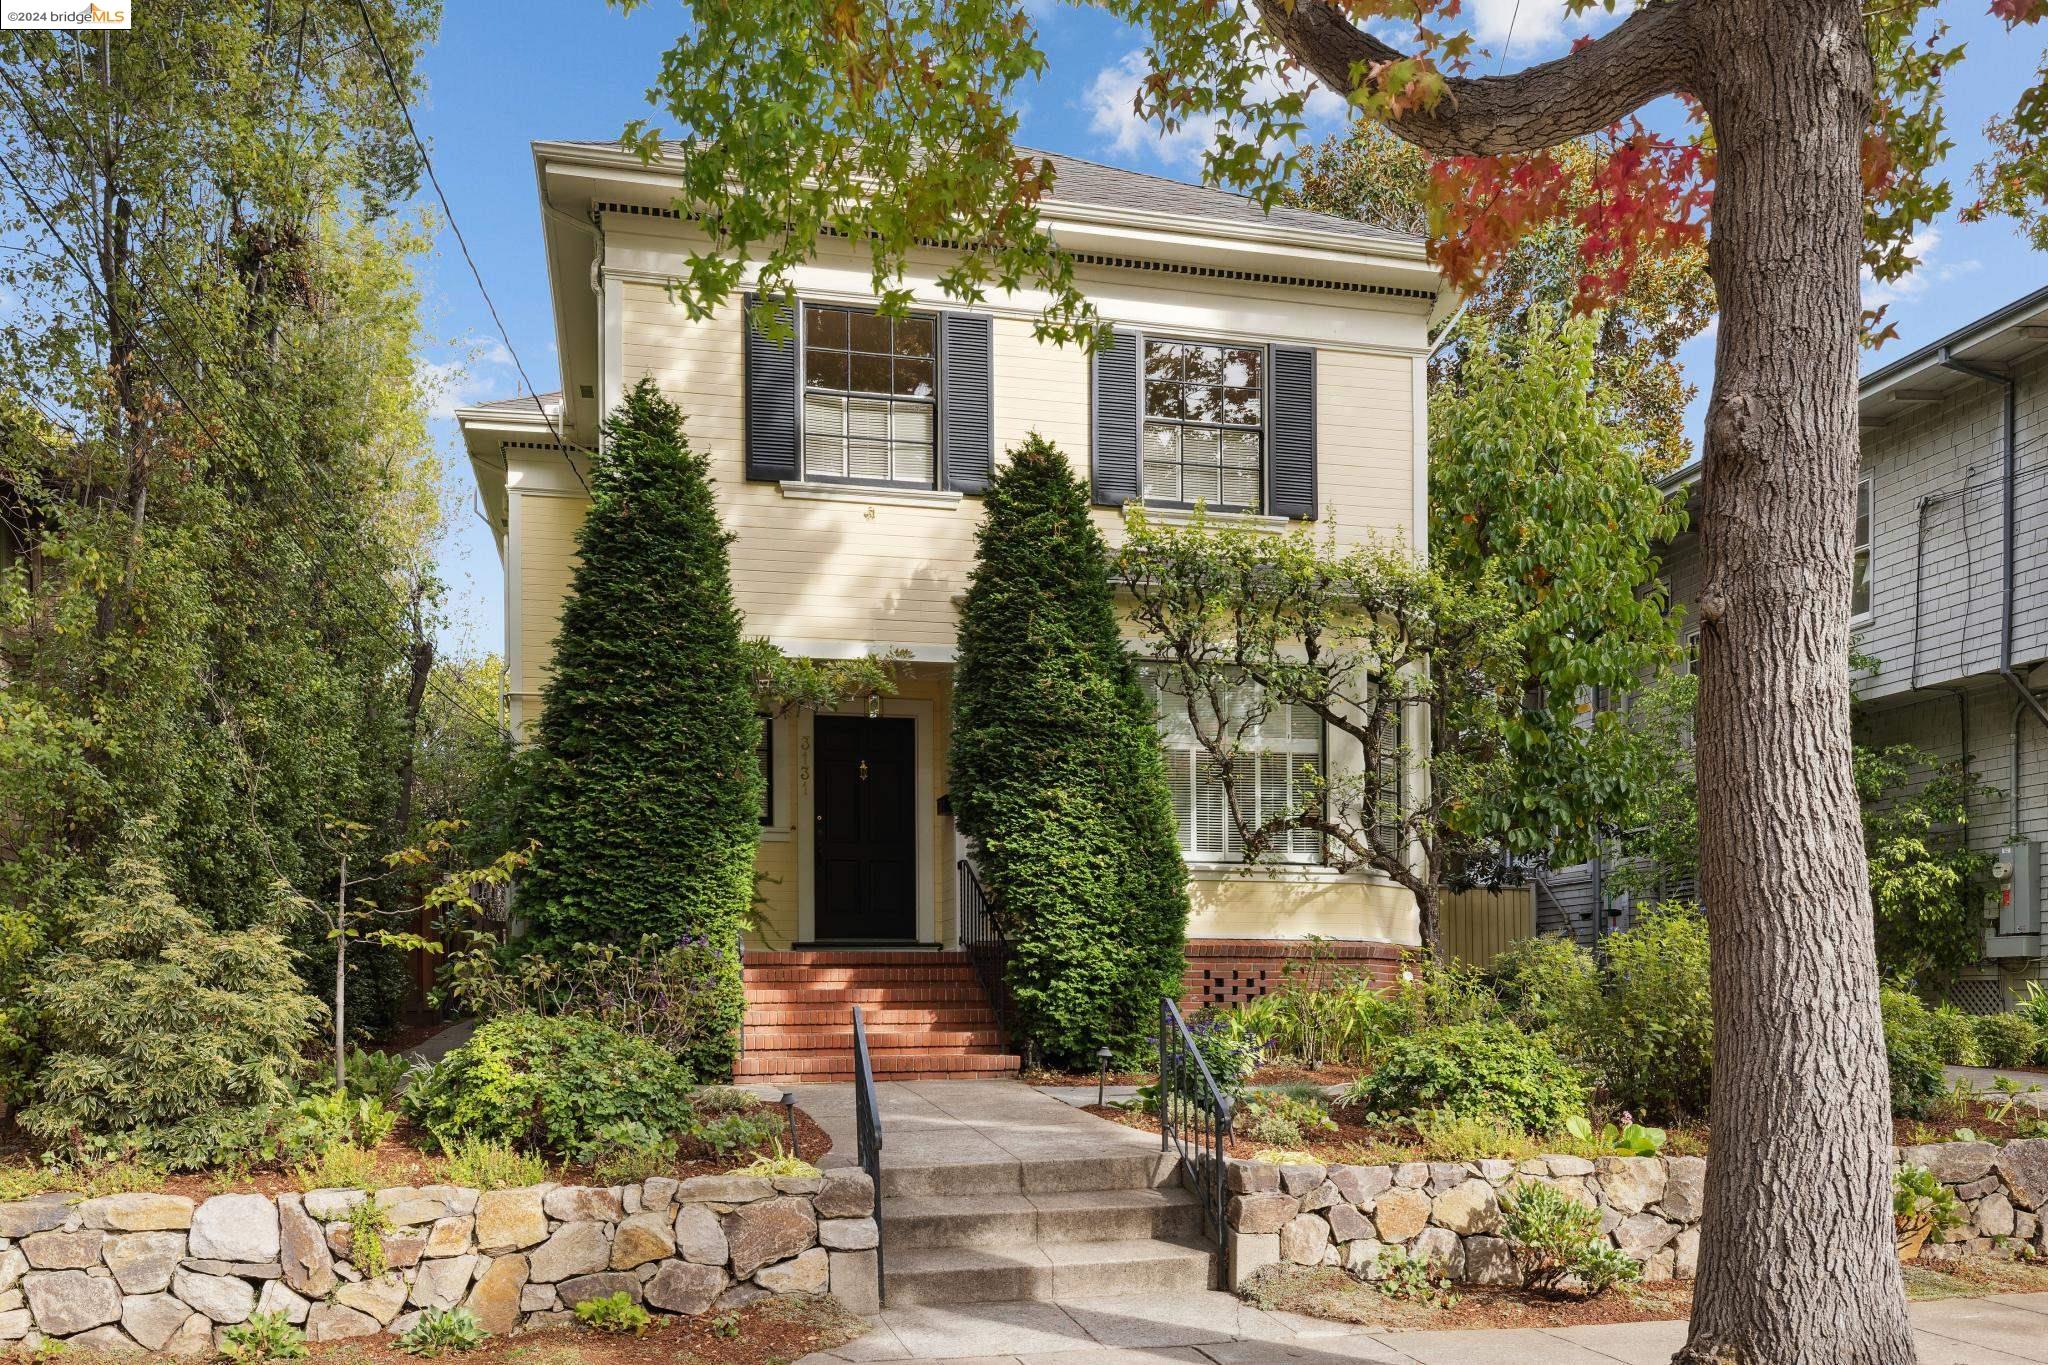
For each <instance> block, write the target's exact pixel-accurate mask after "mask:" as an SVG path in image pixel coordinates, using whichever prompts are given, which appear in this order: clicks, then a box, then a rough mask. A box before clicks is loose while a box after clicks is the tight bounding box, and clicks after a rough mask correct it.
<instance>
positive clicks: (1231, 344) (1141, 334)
mask: <svg viewBox="0 0 2048 1365" xmlns="http://www.w3.org/2000/svg"><path fill="white" fill-rule="evenodd" d="M1132 335H1133V336H1135V337H1136V338H1137V344H1138V365H1137V371H1138V392H1137V402H1138V497H1137V499H1136V501H1137V503H1138V505H1139V506H1140V507H1142V508H1144V510H1145V513H1146V515H1147V516H1151V517H1153V518H1155V519H1157V520H1165V519H1166V517H1167V516H1168V515H1169V514H1179V515H1180V516H1183V517H1186V516H1189V515H1191V514H1192V509H1191V508H1189V507H1187V506H1185V505H1183V504H1180V503H1169V502H1154V501H1152V499H1150V498H1148V497H1146V496H1145V424H1146V422H1147V421H1149V420H1150V419H1149V418H1148V416H1147V415H1146V412H1145V347H1146V346H1147V345H1148V344H1149V343H1151V342H1154V341H1157V342H1162V343H1165V344H1168V345H1171V344H1172V343H1174V342H1184V343H1186V344H1187V345H1190V346H1218V347H1228V348H1231V349H1235V350H1254V349H1256V350H1258V351H1260V352H1262V353H1263V354H1264V359H1262V360H1261V361H1260V362H1259V425H1258V432H1259V505H1260V506H1261V507H1264V506H1265V505H1266V502H1267V501H1268V499H1269V498H1270V497H1271V496H1272V482H1273V386H1272V376H1273V343H1272V342H1270V341H1247V340H1243V339H1234V338H1231V337H1226V336H1206V337H1205V336H1202V335H1200V334H1198V333H1194V332H1178V331H1173V330H1170V329H1161V330H1159V331H1156V332H1155V331H1148V330H1146V329H1144V328H1137V329H1133V331H1132ZM1162 420H1168V421H1170V420H1173V419H1170V418H1167V419H1162ZM1179 425H1183V426H1204V425H1208V424H1205V423H1200V422H1193V423H1188V422H1183V423H1179ZM1214 429H1216V430H1219V431H1233V430H1234V431H1244V430H1248V429H1249V428H1245V427H1230V426H1223V425H1217V426H1215V428H1214ZM1203 511H1204V512H1205V513H1206V514H1207V515H1208V517H1209V519H1210V520H1211V521H1218V522H1220V521H1222V520H1223V519H1224V518H1226V517H1243V518H1246V519H1247V520H1248V522H1250V523H1252V524H1261V523H1264V522H1266V521H1268V520H1271V521H1275V522H1277V523H1279V525H1280V526H1283V527H1284V526H1286V525H1287V524H1288V520H1287V518H1285V517H1268V515H1267V514H1266V513H1264V512H1243V511H1220V510H1210V509H1209V508H1208V507H1207V506H1206V505H1205V506H1204V508H1203ZM1173 524H1185V523H1173Z"/></svg>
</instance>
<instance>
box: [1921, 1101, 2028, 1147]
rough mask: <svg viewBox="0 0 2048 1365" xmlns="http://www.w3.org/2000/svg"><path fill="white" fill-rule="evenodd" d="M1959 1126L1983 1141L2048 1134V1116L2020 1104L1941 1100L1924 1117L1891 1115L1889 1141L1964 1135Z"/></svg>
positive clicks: (1949, 1138) (1953, 1138)
mask: <svg viewBox="0 0 2048 1365" xmlns="http://www.w3.org/2000/svg"><path fill="white" fill-rule="evenodd" d="M1962 1129H1968V1130H1969V1132H1970V1133H1971V1134H1974V1135H1975V1136H1976V1137H1978V1138H1980V1139H1981V1140H1983V1141H1985V1142H2005V1141H2008V1140H2010V1139H2012V1138H2021V1137H2048V1118H2044V1116H2043V1115H2042V1114H2041V1112H2040V1111H2039V1110H2037V1109H2033V1108H2030V1107H2029V1106H2027V1105H2024V1104H2018V1105H2016V1104H2010V1103H2006V1102H2004V1101H1999V1100H1994V1101H1992V1102H1991V1103H1985V1102H1984V1101H1982V1100H1970V1101H1967V1102H1957V1101H1955V1100H1944V1101H1943V1102H1942V1103H1941V1105H1940V1107H1939V1108H1938V1109H1937V1111H1936V1112H1935V1114H1934V1116H1933V1117H1931V1118H1926V1119H1907V1118H1894V1119H1893V1120H1892V1141H1893V1142H1895V1143H1896V1144H1898V1145H1899V1146H1901V1147H1913V1146H1918V1145H1920V1144H1922V1143H1928V1142H1954V1141H1956V1140H1957V1139H1958V1138H1960V1137H1962V1136H1964V1134H1963V1133H1962V1132H1961V1130H1962Z"/></svg>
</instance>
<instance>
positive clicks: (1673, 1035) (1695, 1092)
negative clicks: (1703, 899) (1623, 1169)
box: [1568, 903, 1714, 1119]
mask: <svg viewBox="0 0 2048 1365" xmlns="http://www.w3.org/2000/svg"><path fill="white" fill-rule="evenodd" d="M1603 946H1604V948H1605V950H1606V955H1607V956H1606V961H1605V963H1604V964H1603V966H1602V968H1601V972H1600V990H1599V993H1598V996H1597V998H1596V1000H1595V1001H1594V1002H1593V1006H1592V1008H1590V1009H1589V1010H1588V1011H1587V1013H1586V1014H1585V1015H1584V1016H1583V1019H1582V1022H1581V1023H1580V1024H1579V1025H1578V1026H1577V1027H1576V1028H1573V1029H1571V1030H1569V1031H1570V1032H1571V1033H1573V1034H1575V1035H1576V1042H1575V1043H1573V1044H1571V1045H1570V1046H1569V1048H1568V1050H1569V1051H1571V1052H1572V1053H1573V1054H1574V1055H1576V1056H1578V1057H1580V1058H1582V1059H1584V1060H1585V1061H1586V1063H1587V1064H1588V1065H1590V1066H1591V1067H1592V1068H1593V1070H1594V1072H1595V1074H1596V1075H1597V1076H1598V1077H1599V1078H1600V1081H1601V1083H1602V1084H1603V1085H1604V1086H1605V1088H1606V1091H1607V1095H1608V1098H1609V1099H1611V1100H1612V1101H1613V1102H1614V1103H1615V1104H1617V1105H1619V1106H1621V1107H1622V1108H1625V1109H1629V1110H1632V1111H1634V1112H1635V1113H1637V1114H1643V1115H1646V1116H1649V1117H1653V1118H1660V1119H1670V1118H1677V1117H1681V1116H1684V1115H1688V1114H1704V1113H1706V1112H1707V1103H1708V1099H1709V1097H1710V1096H1711V1094H1712V1091H1713V1082H1714V1003H1713V992H1712V989H1711V986H1710V984H1709V981H1708V973H1707V922H1706V918H1705V916H1703V915H1701V914H1700V913H1699V911H1698V910H1696V909H1694V908H1693V907H1692V906H1690V905H1686V904H1681V903H1674V904H1669V905H1653V906H1648V907H1645V908H1644V909H1643V910H1642V911H1641V912H1640V913H1639V914H1638V916H1637V918H1636V922H1635V923H1634V924H1633V925H1632V926H1630V927H1629V928H1628V929H1627V930H1626V931H1624V932H1622V933H1619V934H1614V935H1612V936H1610V937H1609V938H1608V939H1607V940H1606V941H1605V943H1604V944H1603Z"/></svg>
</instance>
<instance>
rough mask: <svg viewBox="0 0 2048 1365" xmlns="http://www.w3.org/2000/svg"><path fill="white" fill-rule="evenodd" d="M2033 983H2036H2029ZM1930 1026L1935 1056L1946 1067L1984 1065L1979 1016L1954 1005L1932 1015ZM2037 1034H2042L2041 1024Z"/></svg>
mask: <svg viewBox="0 0 2048 1365" xmlns="http://www.w3.org/2000/svg"><path fill="white" fill-rule="evenodd" d="M2028 984H2029V985H2031V984H2033V983H2032V982H2029V983H2028ZM1928 1027H1929V1029H1930V1031H1931V1033H1932V1037H1933V1042H1934V1054H1935V1056H1937V1057H1939V1058H1941V1064H1942V1065H1943V1066H1982V1065H1983V1064H1984V1053H1983V1051H1982V1050H1981V1049H1980V1048H1979V1047H1978V1046H1977V1017H1976V1016H1975V1015H1973V1014H1970V1013H1967V1012H1966V1011H1964V1010H1961V1009H1958V1008H1957V1007H1956V1006H1954V1005H1951V1004H1943V1005H1940V1006H1938V1007H1936V1008H1935V1009H1933V1010H1931V1011H1929V1012H1928ZM2036 1027H2037V1031H2038V1025H2037V1026H2036Z"/></svg>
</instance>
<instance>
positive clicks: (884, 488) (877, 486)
mask: <svg viewBox="0 0 2048 1365" xmlns="http://www.w3.org/2000/svg"><path fill="white" fill-rule="evenodd" d="M781 488H782V496H783V497H785V498H790V499H792V500H794V501H798V502H852V503H863V504H866V505H868V506H880V507H937V508H942V509H945V510H948V511H950V510H951V509H953V508H955V507H958V506H959V505H960V499H961V498H962V497H963V496H964V495H963V494H960V493H956V492H954V491H953V490H951V489H947V488H918V487H915V486H913V485H911V484H907V483H806V482H804V481H803V480H800V479H784V480H783V481H782V484H781Z"/></svg>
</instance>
